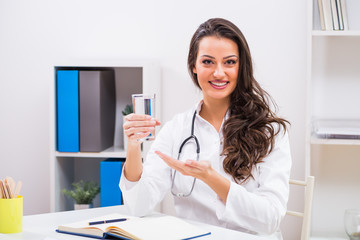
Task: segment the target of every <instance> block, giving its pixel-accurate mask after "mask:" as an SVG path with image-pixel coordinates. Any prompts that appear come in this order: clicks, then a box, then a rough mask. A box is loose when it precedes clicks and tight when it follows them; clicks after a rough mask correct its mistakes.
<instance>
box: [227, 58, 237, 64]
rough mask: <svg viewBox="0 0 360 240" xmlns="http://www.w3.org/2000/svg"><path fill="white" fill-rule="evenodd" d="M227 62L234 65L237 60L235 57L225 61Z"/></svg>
mask: <svg viewBox="0 0 360 240" xmlns="http://www.w3.org/2000/svg"><path fill="white" fill-rule="evenodd" d="M225 64H229V65H234V64H236V61H235V60H233V59H229V60H227V61H226V62H225Z"/></svg>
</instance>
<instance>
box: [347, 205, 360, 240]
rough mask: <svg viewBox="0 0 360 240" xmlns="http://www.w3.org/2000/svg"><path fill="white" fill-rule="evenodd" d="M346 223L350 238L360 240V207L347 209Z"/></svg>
mask: <svg viewBox="0 0 360 240" xmlns="http://www.w3.org/2000/svg"><path fill="white" fill-rule="evenodd" d="M344 224H345V232H346V234H347V235H348V236H349V239H350V240H360V209H347V210H345V214H344Z"/></svg>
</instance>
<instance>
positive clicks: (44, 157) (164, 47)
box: [0, 0, 308, 239]
mask: <svg viewBox="0 0 360 240" xmlns="http://www.w3.org/2000/svg"><path fill="white" fill-rule="evenodd" d="M211 17H223V18H227V19H229V20H231V21H233V22H234V23H235V24H236V25H237V26H238V27H239V28H240V29H241V30H242V31H243V33H244V35H245V37H246V38H247V40H248V43H249V46H250V50H251V53H252V56H253V62H254V68H255V74H256V76H255V77H256V79H257V80H258V81H259V82H260V84H261V85H262V86H263V87H264V88H265V89H266V90H267V91H268V92H269V93H270V94H271V95H272V96H273V98H274V99H275V101H276V102H277V104H278V106H279V112H278V113H279V115H280V116H282V117H285V118H287V119H288V120H289V121H290V122H291V129H290V141H291V148H292V149H291V151H292V156H293V168H292V174H291V177H292V178H295V179H303V178H304V162H305V113H306V111H305V106H306V64H307V63H306V47H307V46H306V26H307V19H308V18H307V13H306V1H299V0H272V1H269V0H248V1H245V0H233V1H219V0H207V1H202V0H201V1H195V0H191V1H190V0H182V1H166V0H139V1H123V0H117V1H115V0H103V1H94V0H54V1H46V0H32V1H25V0H19V1H11V0H0V178H5V176H12V177H13V178H14V179H18V180H22V181H23V189H22V195H24V214H25V215H28V214H36V213H45V212H48V211H49V210H50V196H49V189H50V185H49V181H50V175H49V169H50V166H49V161H50V148H51V147H52V146H50V144H49V142H50V139H49V138H50V114H51V113H50V109H51V106H50V103H49V102H50V93H51V91H54V89H51V82H52V81H54V79H49V78H48V75H47V74H46V72H47V71H48V68H49V66H54V65H56V64H58V63H64V62H66V61H70V60H71V62H74V61H76V59H90V60H114V59H122V60H123V59H154V60H156V61H158V62H159V63H160V66H161V69H162V82H163V84H162V96H163V98H162V99H163V103H162V112H163V115H162V122H166V121H168V120H170V119H171V118H172V116H173V115H174V114H175V113H177V112H181V111H184V110H186V109H188V108H189V107H191V106H193V105H194V104H195V103H196V102H197V100H198V99H199V98H200V94H199V91H198V90H197V89H196V88H195V87H194V86H193V83H192V81H191V80H190V77H189V75H188V73H187V68H186V60H187V52H188V45H189V42H190V38H191V36H192V34H193V32H194V31H195V30H196V28H197V27H198V25H199V24H200V23H202V22H204V21H205V20H207V19H208V18H211ZM296 194H297V193H295V195H296ZM295 198H296V197H295ZM301 199H302V195H300V197H297V200H295V201H292V202H290V206H296V208H301V206H302V200H301ZM286 221H287V223H286V224H287V225H285V227H284V229H283V232H284V235H285V238H284V239H296V238H297V237H295V236H298V235H297V234H298V233H299V231H298V230H297V229H299V226H298V221H297V220H293V219H290V218H286Z"/></svg>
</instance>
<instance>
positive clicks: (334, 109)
mask: <svg viewBox="0 0 360 240" xmlns="http://www.w3.org/2000/svg"><path fill="white" fill-rule="evenodd" d="M346 5H347V15H348V24H349V30H348V31H321V30H320V29H321V27H320V18H319V10H318V1H317V0H308V19H309V22H308V31H307V33H308V38H307V39H308V61H307V62H308V67H307V69H308V73H307V118H306V119H307V120H306V121H307V126H306V129H307V134H306V162H305V169H306V175H309V174H310V175H314V176H315V190H314V201H313V210H312V224H311V236H312V237H313V239H318V238H315V237H326V238H327V239H331V238H332V237H333V238H335V237H337V238H339V237H340V238H344V239H346V238H347V236H346V234H345V231H344V227H343V226H344V223H343V216H344V211H345V209H347V208H360V201H359V199H360V174H359V171H358V169H359V168H360V140H342V139H341V140H339V139H337V140H336V139H320V138H317V137H316V136H315V135H314V134H313V130H312V129H313V124H314V122H315V121H316V120H317V119H352V120H354V119H360V108H359V107H358V104H359V103H360V92H359V91H360V15H359V14H358V12H359V10H360V1H358V0H346Z"/></svg>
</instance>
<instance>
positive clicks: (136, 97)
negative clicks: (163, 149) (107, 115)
mask: <svg viewBox="0 0 360 240" xmlns="http://www.w3.org/2000/svg"><path fill="white" fill-rule="evenodd" d="M131 97H132V104H133V108H134V113H135V114H146V115H150V116H151V118H155V94H154V93H153V94H132V95H131ZM154 139H155V130H154V131H152V132H151V133H150V134H149V135H148V136H146V137H144V138H142V139H139V140H138V141H142V142H143V141H150V140H154Z"/></svg>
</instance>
